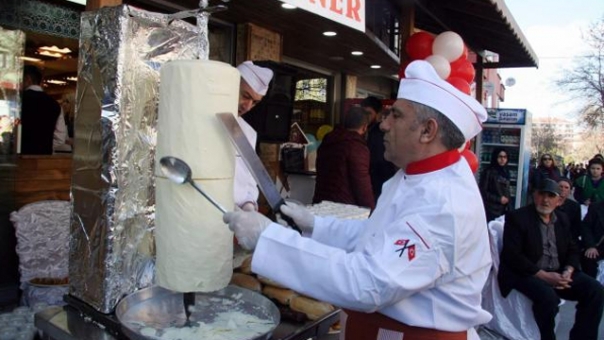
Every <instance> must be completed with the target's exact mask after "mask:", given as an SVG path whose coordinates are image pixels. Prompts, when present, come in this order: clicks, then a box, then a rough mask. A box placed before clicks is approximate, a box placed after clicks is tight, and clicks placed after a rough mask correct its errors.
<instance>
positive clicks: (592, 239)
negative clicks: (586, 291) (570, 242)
mask: <svg viewBox="0 0 604 340" xmlns="http://www.w3.org/2000/svg"><path fill="white" fill-rule="evenodd" d="M581 238H582V240H583V244H584V245H585V252H584V253H583V256H582V257H581V267H582V268H583V271H584V272H585V274H587V275H589V276H591V277H593V278H595V277H596V275H597V274H598V261H600V260H601V259H602V258H604V242H603V240H602V239H603V238H604V201H602V202H597V203H592V204H590V205H589V210H588V211H587V215H585V219H584V220H583V225H582V227H581Z"/></svg>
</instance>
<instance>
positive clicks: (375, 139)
mask: <svg viewBox="0 0 604 340" xmlns="http://www.w3.org/2000/svg"><path fill="white" fill-rule="evenodd" d="M367 147H368V148H369V155H370V158H369V174H370V175H371V187H372V188H373V197H374V198H375V200H376V202H377V199H378V197H380V195H381V194H382V185H384V183H385V182H386V181H387V180H389V179H390V178H391V177H392V176H394V174H395V173H396V170H397V169H396V166H395V165H394V164H392V163H390V162H388V161H387V160H386V159H384V151H385V147H384V132H383V131H382V130H380V123H378V122H376V123H373V124H371V125H370V126H369V128H368V129H367Z"/></svg>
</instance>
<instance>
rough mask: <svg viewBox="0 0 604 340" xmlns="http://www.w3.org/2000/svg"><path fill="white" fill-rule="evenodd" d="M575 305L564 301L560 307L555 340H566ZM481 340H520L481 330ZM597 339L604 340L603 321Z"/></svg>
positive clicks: (571, 323)
mask: <svg viewBox="0 0 604 340" xmlns="http://www.w3.org/2000/svg"><path fill="white" fill-rule="evenodd" d="M575 305H576V303H575V302H573V301H566V302H565V303H564V304H563V305H562V306H561V307H560V318H559V323H558V325H557V326H556V340H568V333H569V332H570V329H571V328H572V327H573V324H574V322H575ZM478 334H479V335H480V339H481V340H520V339H506V338H504V337H501V336H498V335H497V334H494V333H493V332H489V331H488V330H485V329H481V330H480V331H479V333H478ZM598 339H599V340H604V321H602V320H601V321H600V331H599V332H598ZM523 340H538V339H523Z"/></svg>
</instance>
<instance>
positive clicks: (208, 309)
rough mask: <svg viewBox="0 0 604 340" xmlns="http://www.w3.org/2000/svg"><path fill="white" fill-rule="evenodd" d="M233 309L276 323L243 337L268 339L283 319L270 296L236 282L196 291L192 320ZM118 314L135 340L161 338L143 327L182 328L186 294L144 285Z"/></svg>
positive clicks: (123, 303)
mask: <svg viewBox="0 0 604 340" xmlns="http://www.w3.org/2000/svg"><path fill="white" fill-rule="evenodd" d="M234 310H235V311H239V312H242V313H245V314H247V315H252V316H256V317H258V318H260V319H262V320H267V321H268V322H271V323H272V324H273V325H272V326H271V328H270V330H269V331H268V332H266V333H264V334H262V335H255V336H253V337H247V338H242V339H240V340H256V339H258V340H260V339H266V340H268V339H270V337H271V334H272V332H273V330H274V329H275V328H276V327H277V326H278V325H279V322H280V314H279V309H278V308H277V306H275V305H274V304H273V303H272V302H271V301H270V300H269V299H267V298H266V297H264V296H263V295H261V294H258V293H256V292H253V291H251V290H248V289H244V288H240V287H237V286H233V285H230V286H227V287H226V288H224V289H221V290H219V291H216V292H211V293H196V294H195V308H194V309H193V310H192V314H191V316H190V319H189V320H190V321H191V322H194V323H195V322H204V323H211V322H212V321H213V320H214V318H215V317H216V315H217V314H218V313H222V312H231V311H234ZM115 314H116V316H117V318H118V320H119V321H120V323H121V325H122V328H123V330H124V333H126V335H127V336H128V337H129V338H130V339H132V340H152V339H159V337H154V336H145V335H143V332H144V331H143V329H145V328H146V329H148V328H149V327H151V328H154V329H156V330H165V329H168V328H174V327H177V328H178V327H183V325H184V323H185V320H186V316H185V309H184V305H183V294H182V293H178V292H173V291H171V290H168V289H165V288H162V287H159V286H152V287H148V288H144V289H141V290H139V291H137V292H134V293H132V294H130V295H128V296H126V297H125V298H123V299H122V300H121V301H120V302H119V303H118V305H117V308H116V310H115ZM199 339H204V340H211V337H206V336H201V337H200V338H199Z"/></svg>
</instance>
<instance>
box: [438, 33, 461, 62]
mask: <svg viewBox="0 0 604 340" xmlns="http://www.w3.org/2000/svg"><path fill="white" fill-rule="evenodd" d="M463 48H464V43H463V39H462V38H461V37H460V36H459V34H457V33H455V32H452V31H447V32H443V33H441V34H439V35H437V36H436V38H435V39H434V44H432V54H436V55H439V56H442V57H444V58H445V59H447V61H448V62H453V61H455V60H457V59H459V57H461V55H462V54H463Z"/></svg>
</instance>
